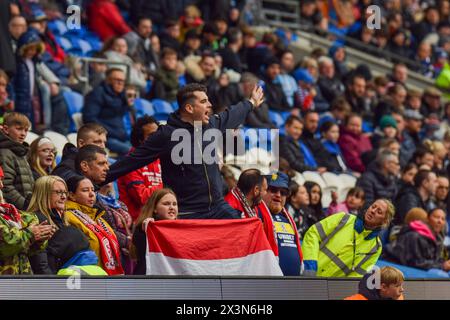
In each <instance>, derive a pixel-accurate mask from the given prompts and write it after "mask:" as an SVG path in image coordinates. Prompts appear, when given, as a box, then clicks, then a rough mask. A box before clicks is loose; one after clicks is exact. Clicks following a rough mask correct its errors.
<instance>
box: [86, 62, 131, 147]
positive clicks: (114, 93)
mask: <svg viewBox="0 0 450 320" xmlns="http://www.w3.org/2000/svg"><path fill="white" fill-rule="evenodd" d="M124 91H125V74H124V73H123V71H122V70H121V69H114V68H113V69H109V70H108V72H107V74H106V80H105V81H104V82H103V83H102V84H101V85H100V86H98V87H97V88H94V90H92V91H91V92H90V93H89V94H88V95H87V96H86V101H85V104H84V107H83V110H82V113H83V122H84V123H91V122H93V123H99V124H101V125H102V126H103V127H104V128H105V129H106V130H107V131H108V132H109V137H108V140H107V141H106V146H107V147H108V149H110V150H111V151H113V152H117V153H118V154H119V155H124V154H126V153H127V152H128V150H129V149H130V147H131V144H130V142H129V137H128V134H127V132H126V130H125V125H124V121H123V118H124V116H126V115H128V113H129V106H128V104H127V101H126V97H125V92H124Z"/></svg>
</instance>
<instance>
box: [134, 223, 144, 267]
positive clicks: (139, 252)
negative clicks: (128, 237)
mask: <svg viewBox="0 0 450 320" xmlns="http://www.w3.org/2000/svg"><path fill="white" fill-rule="evenodd" d="M146 238H147V236H146V235H145V232H144V231H142V225H139V226H136V230H134V233H133V245H134V247H135V249H136V260H137V262H136V267H134V271H133V274H135V275H144V274H145V273H146V271H147V268H146V262H145V253H146V250H147V244H146Z"/></svg>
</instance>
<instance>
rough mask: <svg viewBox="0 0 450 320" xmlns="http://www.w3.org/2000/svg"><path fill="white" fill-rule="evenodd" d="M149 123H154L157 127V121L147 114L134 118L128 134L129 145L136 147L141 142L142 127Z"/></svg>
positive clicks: (142, 138) (142, 135)
mask: <svg viewBox="0 0 450 320" xmlns="http://www.w3.org/2000/svg"><path fill="white" fill-rule="evenodd" d="M151 123H155V124H156V125H157V126H158V127H159V123H158V121H157V120H156V119H155V118H153V117H152V116H149V115H147V114H146V115H144V116H143V117H140V118H138V119H137V120H136V122H135V124H134V126H133V128H132V129H131V135H130V140H131V145H132V146H133V147H135V148H137V147H138V146H139V145H140V144H141V141H142V140H144V130H143V129H142V128H143V127H144V126H145V125H147V124H151Z"/></svg>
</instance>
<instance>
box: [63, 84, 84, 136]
mask: <svg viewBox="0 0 450 320" xmlns="http://www.w3.org/2000/svg"><path fill="white" fill-rule="evenodd" d="M63 95H64V100H66V104H67V109H68V111H69V117H70V132H76V131H77V126H76V124H75V122H74V121H73V118H72V115H73V114H75V113H79V112H81V109H83V105H84V97H83V96H82V95H81V94H79V93H78V92H74V91H64V92H63Z"/></svg>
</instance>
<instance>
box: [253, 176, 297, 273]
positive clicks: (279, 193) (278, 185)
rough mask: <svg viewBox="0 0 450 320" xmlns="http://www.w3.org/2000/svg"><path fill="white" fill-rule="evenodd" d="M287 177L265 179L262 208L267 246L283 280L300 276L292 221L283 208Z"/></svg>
mask: <svg viewBox="0 0 450 320" xmlns="http://www.w3.org/2000/svg"><path fill="white" fill-rule="evenodd" d="M288 179H289V178H288V176H287V175H286V174H284V173H282V172H276V173H274V174H272V175H271V176H268V178H267V180H268V183H267V184H268V189H267V193H266V195H265V197H264V199H263V200H264V202H263V203H262V204H261V206H260V207H261V211H260V213H261V215H260V217H261V219H262V220H263V224H264V230H265V231H266V235H267V238H268V239H269V243H270V244H271V246H272V250H274V253H275V255H276V256H277V257H279V262H280V267H281V270H282V271H283V275H285V276H299V275H300V272H301V270H302V263H303V262H302V261H303V258H302V249H301V247H300V237H299V234H298V232H297V227H296V225H295V222H294V219H293V218H292V217H291V215H290V214H289V213H288V212H287V211H286V209H285V208H284V206H285V204H286V199H287V196H288V195H289V186H288Z"/></svg>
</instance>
